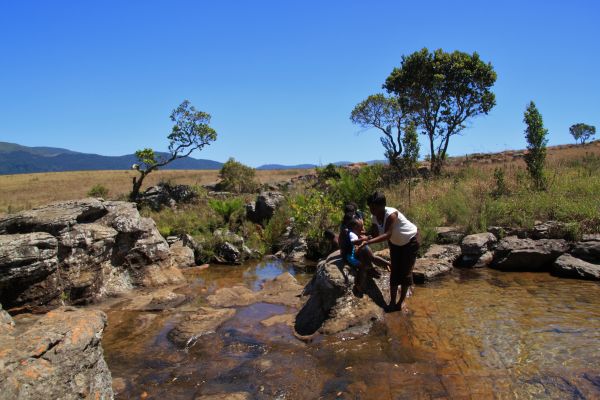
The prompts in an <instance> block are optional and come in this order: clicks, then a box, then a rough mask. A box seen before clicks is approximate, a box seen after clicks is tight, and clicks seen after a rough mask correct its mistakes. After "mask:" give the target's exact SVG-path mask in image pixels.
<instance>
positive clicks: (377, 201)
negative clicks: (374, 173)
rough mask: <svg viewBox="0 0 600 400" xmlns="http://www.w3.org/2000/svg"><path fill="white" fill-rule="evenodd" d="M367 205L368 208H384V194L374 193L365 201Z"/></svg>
mask: <svg viewBox="0 0 600 400" xmlns="http://www.w3.org/2000/svg"><path fill="white" fill-rule="evenodd" d="M367 204H368V205H369V206H383V207H385V206H386V200H385V194H383V193H382V192H374V193H373V194H372V195H370V196H369V198H368V199H367Z"/></svg>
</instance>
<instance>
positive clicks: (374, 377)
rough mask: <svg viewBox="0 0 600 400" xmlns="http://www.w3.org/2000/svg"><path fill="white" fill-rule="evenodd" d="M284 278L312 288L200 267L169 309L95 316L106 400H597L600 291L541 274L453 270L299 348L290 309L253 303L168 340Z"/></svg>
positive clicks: (279, 266)
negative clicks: (211, 305)
mask: <svg viewBox="0 0 600 400" xmlns="http://www.w3.org/2000/svg"><path fill="white" fill-rule="evenodd" d="M283 272H290V273H291V274H292V275H294V276H295V277H296V279H297V280H298V281H299V282H300V283H302V284H304V283H306V282H308V281H309V280H310V277H311V275H310V274H309V273H303V272H301V271H298V270H295V269H294V268H293V267H292V266H290V265H286V264H283V263H279V262H261V263H257V264H251V265H243V266H211V267H210V268H208V269H206V270H204V271H201V272H198V273H195V274H191V275H189V274H188V276H187V278H188V283H187V284H186V285H184V286H181V287H178V288H176V289H174V290H175V292H178V293H183V294H185V295H186V296H188V298H189V301H188V302H186V303H185V304H183V305H181V306H179V307H177V308H175V309H173V310H169V311H162V312H145V311H125V310H124V309H123V308H124V307H123V305H124V304H125V303H126V300H125V301H118V302H113V303H107V304H106V305H104V307H103V308H104V310H105V311H106V313H107V315H108V322H109V326H108V328H107V329H106V331H105V334H104V338H103V346H104V351H105V358H106V361H107V363H108V366H109V368H110V370H111V372H112V376H113V380H114V387H115V389H116V398H120V399H127V398H147V399H163V400H166V399H195V398H198V397H201V396H203V395H210V394H224V393H236V392H245V393H246V396H247V398H256V399H319V398H323V399H335V398H340V399H442V398H452V399H463V398H465V399H468V398H473V399H488V398H489V399H494V398H496V399H515V398H520V399H523V398H524V399H529V398H531V399H546V398H548V399H596V398H600V284H598V283H595V282H587V281H577V280H566V279H559V278H555V277H552V276H550V275H548V274H546V273H503V272H499V271H495V270H491V269H481V270H455V271H453V272H452V273H451V274H450V275H448V276H446V277H444V278H442V279H441V280H439V281H437V282H434V283H429V284H426V285H419V286H417V287H416V288H415V290H414V294H413V296H412V297H410V298H409V299H408V301H407V310H405V311H403V312H396V313H390V314H386V315H385V318H384V321H382V322H381V323H376V324H375V325H374V326H373V328H372V329H371V331H370V332H369V333H368V334H367V335H361V334H359V333H358V332H354V333H353V332H347V333H345V334H341V335H336V336H331V337H322V336H316V337H315V338H313V340H311V341H310V342H303V341H300V340H299V339H297V338H296V337H295V336H294V334H293V329H292V327H291V326H290V324H289V321H290V320H291V318H292V317H291V316H292V315H293V314H294V313H295V312H296V311H297V310H296V309H294V308H293V307H289V306H283V305H274V304H267V303H255V304H251V305H248V306H244V307H237V308H236V314H235V316H234V317H233V318H231V319H230V320H228V321H226V322H225V323H224V324H223V325H221V326H220V327H219V328H218V329H217V330H216V331H215V332H214V333H212V334H209V335H205V336H202V337H200V338H199V339H198V340H197V341H195V342H194V343H191V344H190V345H189V346H187V347H185V348H181V347H177V346H175V345H173V344H172V343H171V342H170V341H169V339H168V338H167V334H168V332H169V331H170V330H171V329H172V328H173V326H174V325H175V324H176V323H177V322H178V321H180V320H181V319H182V318H183V317H185V315H186V314H187V313H190V312H193V311H194V310H196V309H198V308H199V307H202V306H205V305H206V304H207V300H206V298H207V296H209V295H210V294H213V293H214V292H215V291H216V290H217V289H219V288H222V287H231V286H234V285H239V284H243V285H246V286H247V287H249V288H250V289H252V290H259V289H260V288H261V285H262V283H263V282H264V281H265V280H267V279H271V278H274V277H275V276H277V275H279V274H281V273H283ZM274 316H281V317H279V318H271V317H274ZM240 396H241V394H240ZM224 398H225V397H224ZM240 398H243V397H240Z"/></svg>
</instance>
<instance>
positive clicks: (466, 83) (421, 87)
mask: <svg viewBox="0 0 600 400" xmlns="http://www.w3.org/2000/svg"><path fill="white" fill-rule="evenodd" d="M495 81H496V73H495V72H494V69H493V67H492V65H491V64H490V63H485V62H483V61H482V60H481V59H480V58H479V55H478V54H477V53H473V54H467V53H463V52H460V51H454V52H452V53H447V52H445V51H443V50H442V49H438V50H435V51H434V52H433V53H432V52H430V51H429V50H428V49H426V48H424V49H422V50H420V51H417V52H415V53H412V54H410V55H408V56H403V57H402V62H401V65H400V67H399V68H395V69H394V70H393V71H392V73H391V74H390V76H389V77H388V78H387V79H386V81H385V84H384V88H385V89H386V90H387V91H388V92H389V93H393V94H394V95H395V96H396V98H397V101H398V103H399V104H400V106H401V108H402V110H404V111H405V112H408V113H410V114H412V118H414V119H415V120H416V122H417V124H418V126H419V128H421V129H422V130H423V133H424V134H425V135H427V137H428V138H429V144H430V162H431V170H432V171H433V172H434V173H435V174H439V173H440V172H441V169H442V166H443V162H444V159H445V157H446V152H447V149H448V143H449V141H450V138H451V137H452V136H454V135H456V134H458V133H460V132H461V131H462V130H463V129H464V128H465V126H466V122H467V121H468V120H469V119H471V118H473V117H475V116H477V115H481V114H487V113H489V111H490V110H491V109H492V108H493V107H494V105H495V104H496V101H495V96H494V94H493V93H492V92H491V90H490V89H491V87H492V86H493V85H494V83H495Z"/></svg>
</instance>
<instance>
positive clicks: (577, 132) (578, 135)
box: [569, 123, 596, 144]
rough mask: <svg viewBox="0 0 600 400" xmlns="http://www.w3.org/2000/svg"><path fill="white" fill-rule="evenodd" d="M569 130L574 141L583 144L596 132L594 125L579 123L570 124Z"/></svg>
mask: <svg viewBox="0 0 600 400" xmlns="http://www.w3.org/2000/svg"><path fill="white" fill-rule="evenodd" d="M569 132H570V133H571V136H573V138H574V139H575V142H579V143H581V144H584V143H585V142H587V141H588V140H589V139H590V138H592V137H593V136H594V135H595V134H596V127H595V126H593V125H588V124H583V123H579V124H575V125H571V127H570V128H569Z"/></svg>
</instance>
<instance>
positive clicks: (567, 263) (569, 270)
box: [552, 254, 600, 281]
mask: <svg viewBox="0 0 600 400" xmlns="http://www.w3.org/2000/svg"><path fill="white" fill-rule="evenodd" d="M552 274H553V275H556V276H563V277H566V278H578V279H589V280H595V281H597V280H600V265H597V264H592V263H589V262H587V261H584V260H580V259H579V258H575V257H573V256H572V255H570V254H563V255H562V256H560V257H558V258H557V259H556V261H554V264H553V265H552Z"/></svg>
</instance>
